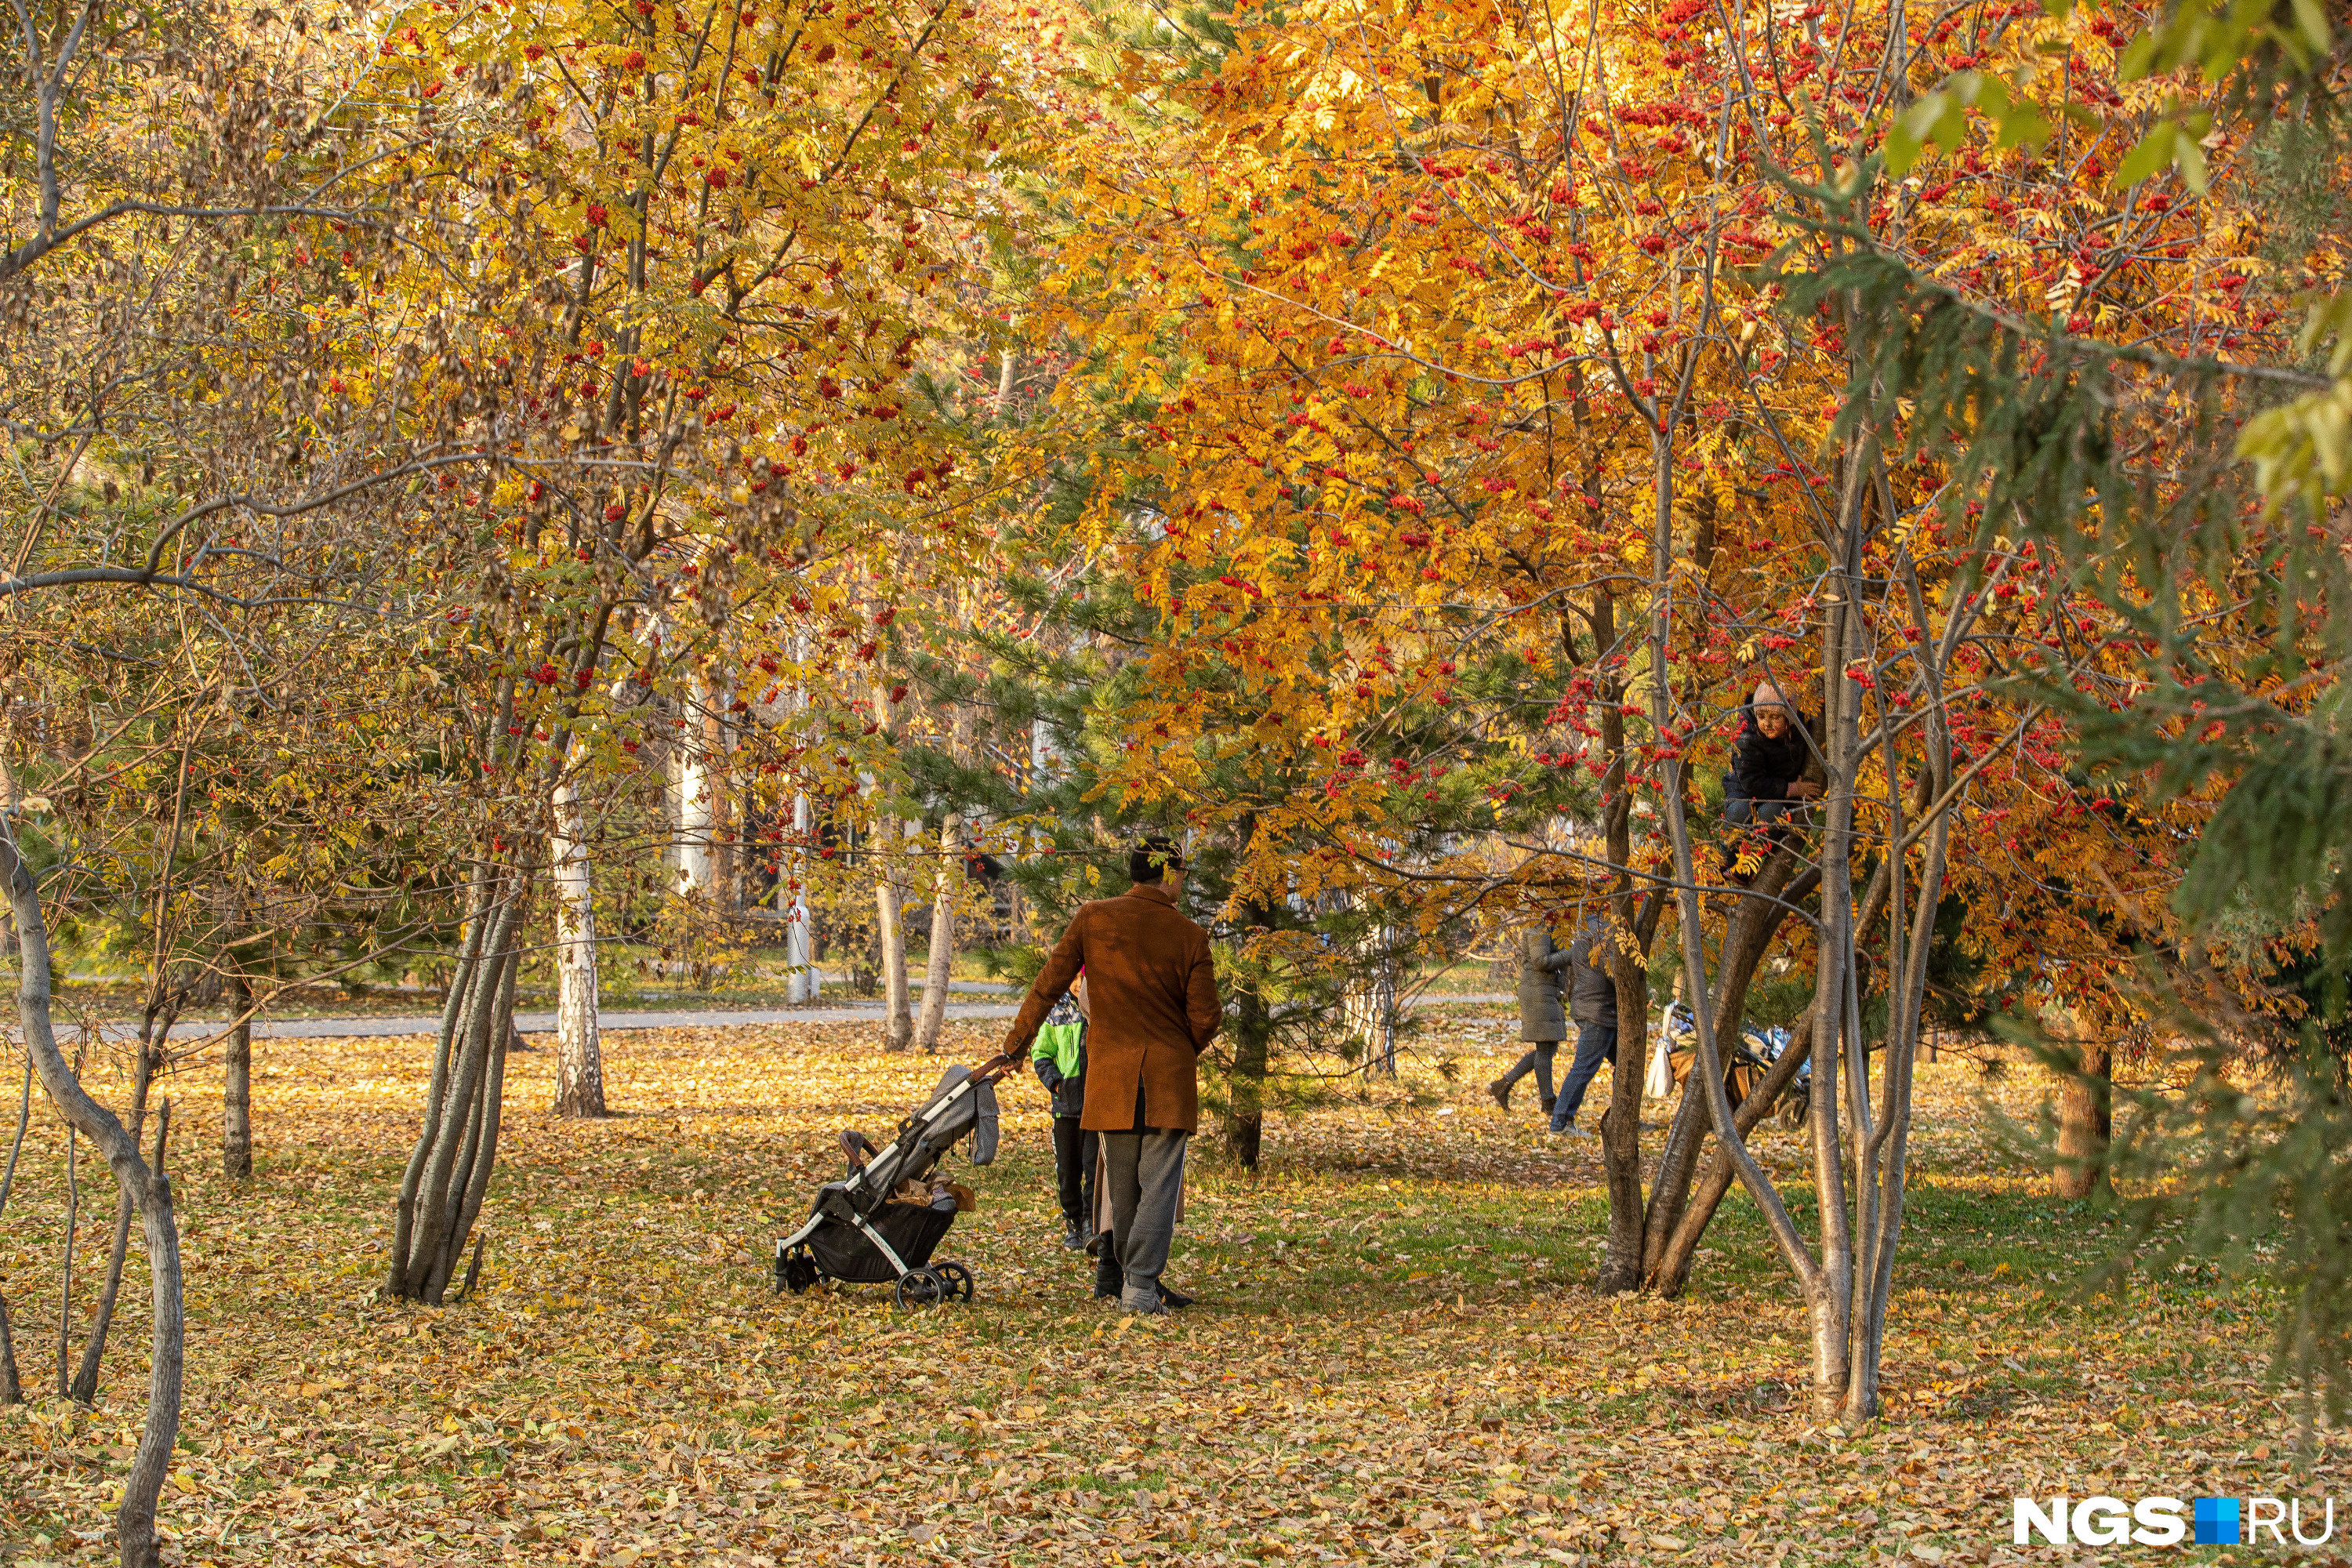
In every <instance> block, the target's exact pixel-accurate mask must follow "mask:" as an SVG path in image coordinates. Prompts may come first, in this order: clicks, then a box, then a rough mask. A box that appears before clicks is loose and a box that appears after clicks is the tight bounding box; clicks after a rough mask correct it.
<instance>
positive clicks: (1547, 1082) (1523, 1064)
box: [1486, 1046, 1551, 1110]
mask: <svg viewBox="0 0 2352 1568" xmlns="http://www.w3.org/2000/svg"><path fill="white" fill-rule="evenodd" d="M1542 1048H1543V1047H1540V1046H1538V1047H1533V1048H1532V1049H1530V1050H1528V1052H1527V1053H1526V1054H1525V1055H1523V1056H1521V1057H1520V1058H1519V1059H1518V1060H1517V1061H1516V1062H1514V1063H1512V1064H1511V1070H1510V1071H1508V1072H1507V1073H1505V1074H1504V1075H1503V1076H1502V1077H1500V1078H1498V1079H1496V1080H1495V1081H1494V1082H1492V1083H1490V1084H1488V1085H1487V1086H1486V1092H1487V1093H1488V1094H1491V1095H1493V1096H1494V1097H1495V1103H1496V1104H1497V1105H1499V1106H1501V1107H1502V1108H1503V1109H1504V1110H1510V1109H1511V1086H1512V1085H1514V1084H1516V1083H1517V1082H1518V1081H1519V1079H1523V1078H1525V1077H1527V1076H1528V1074H1529V1073H1531V1072H1533V1071H1535V1070H1536V1052H1537V1051H1538V1050H1541V1049H1542ZM1544 1092H1545V1094H1546V1095H1549V1093H1550V1092H1551V1075H1550V1074H1549V1073H1546V1074H1545V1075H1544Z"/></svg>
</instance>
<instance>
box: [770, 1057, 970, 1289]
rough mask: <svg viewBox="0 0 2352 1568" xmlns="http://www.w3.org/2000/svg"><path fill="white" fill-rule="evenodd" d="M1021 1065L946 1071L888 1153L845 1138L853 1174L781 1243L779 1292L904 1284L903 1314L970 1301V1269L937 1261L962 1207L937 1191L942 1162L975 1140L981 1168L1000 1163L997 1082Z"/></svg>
mask: <svg viewBox="0 0 2352 1568" xmlns="http://www.w3.org/2000/svg"><path fill="white" fill-rule="evenodd" d="M1014 1065H1015V1064H1014V1062H1013V1058H1011V1057H1004V1056H1000V1057H995V1058H991V1059H990V1060H988V1061H986V1062H983V1063H982V1064H981V1065H980V1066H979V1067H977V1068H967V1067H951V1068H948V1070H947V1073H946V1076H944V1077H942V1078H941V1079H940V1086H939V1088H937V1089H933V1090H932V1091H931V1095H930V1098H929V1100H925V1101H924V1102H923V1103H922V1104H921V1105H920V1106H919V1107H917V1108H916V1110H915V1112H914V1114H913V1115H911V1116H909V1117H908V1118H907V1119H906V1120H905V1121H901V1122H900V1123H899V1124H898V1136H897V1137H895V1138H893V1139H892V1140H891V1141H890V1142H889V1143H888V1144H887V1146H885V1147H883V1148H880V1149H877V1148H875V1147H874V1145H873V1144H872V1143H870V1142H867V1141H866V1134H864V1133H863V1132H860V1131H857V1130H856V1128H854V1127H853V1128H845V1129H844V1130H843V1131H842V1134H841V1146H842V1150H843V1152H845V1153H846V1154H847V1155H848V1157H849V1174H848V1175H847V1176H846V1177H845V1178H844V1179H843V1180H841V1181H838V1182H827V1183H826V1184H824V1186H822V1187H819V1188H818V1189H817V1194H816V1203H815V1205H814V1207H813V1208H811V1210H810V1211H809V1220H808V1223H807V1224H806V1225H804V1226H801V1227H800V1229H798V1230H796V1231H794V1232H793V1234H792V1235H790V1236H788V1237H783V1238H782V1240H780V1241H778V1242H777V1243H776V1289H777V1290H778V1291H779V1292H782V1291H785V1290H790V1291H791V1292H793V1294H794V1295H796V1296H797V1295H799V1294H800V1293H801V1292H802V1291H803V1290H805V1289H808V1288H809V1287H810V1286H812V1285H814V1284H815V1283H816V1282H817V1281H818V1280H820V1279H839V1280H843V1281H845V1282H847V1283H850V1284H856V1285H882V1284H887V1283H889V1282H890V1281H892V1280H896V1281H897V1282H898V1283H897V1289H896V1292H895V1293H896V1296H897V1299H898V1304H899V1305H900V1306H902V1307H915V1306H937V1305H939V1304H940V1303H941V1302H944V1301H969V1300H971V1289H972V1282H971V1269H969V1268H965V1267H964V1266H963V1265H962V1264H961V1263H949V1262H940V1263H933V1262H932V1261H931V1253H932V1251H933V1250H934V1249H935V1248H937V1247H938V1246H939V1244H940V1238H942V1237H945V1236H946V1235H947V1233H948V1227H949V1226H952V1225H953V1224H955V1216H956V1212H957V1209H958V1207H959V1206H960V1205H959V1204H958V1201H957V1198H956V1196H955V1194H953V1193H951V1192H950V1191H948V1190H947V1187H946V1185H945V1184H943V1183H942V1184H937V1185H936V1186H932V1185H930V1184H931V1180H932V1174H933V1173H934V1172H935V1171H936V1170H937V1169H938V1167H939V1163H940V1155H941V1154H943V1153H945V1152H947V1151H948V1149H949V1148H950V1147H951V1146H952V1145H954V1144H955V1143H957V1142H961V1140H963V1139H966V1138H969V1139H971V1150H970V1157H971V1163H973V1164H975V1165H985V1164H987V1163H989V1162H990V1161H992V1160H993V1159H995V1158H996V1082H997V1079H1001V1078H1003V1076H1004V1075H1005V1074H1006V1073H1008V1072H1010V1071H1012V1070H1013V1066H1014ZM910 1199H912V1200H913V1201H909V1200H910Z"/></svg>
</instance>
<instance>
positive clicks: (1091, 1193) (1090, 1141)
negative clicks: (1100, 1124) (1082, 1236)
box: [1070, 1116, 1100, 1236]
mask: <svg viewBox="0 0 2352 1568" xmlns="http://www.w3.org/2000/svg"><path fill="white" fill-rule="evenodd" d="M1070 1125H1071V1126H1073V1127H1077V1126H1078V1119H1077V1118H1076V1117H1075V1116H1073V1117H1071V1118H1070ZM1098 1142H1100V1135H1099V1134H1098V1133H1093V1132H1089V1131H1087V1130H1086V1129H1085V1128H1083V1127H1078V1228H1079V1229H1081V1230H1083V1231H1085V1232H1086V1233H1087V1235H1089V1236H1091V1235H1093V1234H1094V1228H1095V1153H1096V1145H1097V1143H1098Z"/></svg>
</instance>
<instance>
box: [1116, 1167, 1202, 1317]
mask: <svg viewBox="0 0 2352 1568" xmlns="http://www.w3.org/2000/svg"><path fill="white" fill-rule="evenodd" d="M1191 1136H1192V1134H1190V1133H1188V1132H1147V1133H1145V1134H1143V1135H1142V1136H1141V1137H1140V1138H1138V1139H1137V1140H1136V1142H1137V1143H1138V1144H1139V1148H1138V1151H1137V1159H1136V1199H1135V1205H1134V1207H1133V1208H1132V1209H1131V1210H1129V1211H1126V1212H1123V1213H1121V1214H1120V1215H1119V1216H1118V1262H1119V1268H1121V1269H1122V1270H1123V1271H1124V1273H1125V1275H1126V1279H1127V1289H1126V1291H1125V1293H1124V1294H1122V1295H1121V1296H1120V1297H1119V1305H1120V1306H1122V1307H1125V1308H1127V1309H1129V1310H1131V1311H1139V1312H1160V1311H1165V1310H1167V1309H1166V1308H1165V1307H1163V1306H1162V1305H1161V1304H1160V1275H1161V1274H1163V1273H1165V1272H1167V1269H1168V1248H1169V1246H1170V1244H1171V1243H1172V1242H1173V1241H1174V1240H1175V1239H1176V1199H1177V1196H1178V1194H1181V1192H1182V1191H1183V1190H1184V1142H1185V1140H1186V1139H1188V1138H1189V1137H1191ZM1112 1168H1113V1169H1114V1170H1116V1169H1117V1168H1118V1166H1117V1164H1116V1163H1114V1164H1113V1167H1112Z"/></svg>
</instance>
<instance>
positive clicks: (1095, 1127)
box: [1004, 885, 1224, 1132]
mask: <svg viewBox="0 0 2352 1568" xmlns="http://www.w3.org/2000/svg"><path fill="white" fill-rule="evenodd" d="M1081 967H1083V968H1084V969H1085V970H1086V972H1087V1008H1088V1011H1089V1013H1090V1015H1091V1016H1089V1017H1088V1019H1087V1103H1086V1108H1085V1112H1084V1114H1083V1115H1082V1116H1081V1117H1080V1118H1079V1125H1080V1126H1082V1127H1085V1128H1087V1129H1089V1130H1091V1131H1097V1132H1125V1131H1129V1129H1131V1128H1133V1127H1134V1126H1135V1124H1136V1122H1135V1091H1136V1087H1137V1086H1138V1085H1139V1084H1140V1085H1141V1086H1142V1089H1143V1125H1145V1126H1147V1127H1156V1128H1160V1129H1161V1130H1163V1131H1174V1130H1177V1129H1181V1130H1182V1131H1186V1132H1194V1131H1199V1130H1200V1125H1201V1084H1200V1070H1199V1068H1198V1066H1197V1065H1196V1064H1197V1063H1198V1062H1199V1059H1200V1056H1201V1053H1202V1051H1203V1050H1205V1049H1207V1048H1208V1044H1209V1042H1210V1041H1211V1040H1213V1039H1214V1038H1216V1035H1217V1030H1218V1029H1219V1027H1221V1026H1223V1023H1224V1006H1223V1004H1222V1003H1221V1002H1219V1001H1218V999H1217V972H1216V967H1215V965H1214V964H1213V963H1212V962H1211V960H1210V957H1209V933H1208V932H1207V931H1202V929H1201V928H1200V927H1199V926H1198V925H1195V924H1194V923H1193V922H1192V921H1189V920H1187V919H1185V918H1184V917H1183V916H1182V915H1181V914H1179V913H1178V912H1177V910H1176V900H1174V899H1173V898H1171V897H1170V896H1169V893H1168V891H1167V889H1164V888H1159V887H1153V886H1149V885H1144V886H1138V887H1134V888H1130V889H1128V890H1127V891H1126V892H1124V893H1122V894H1120V895H1119V896H1118V898H1116V899H1097V900H1095V901H1093V902H1092V903H1087V904H1081V905H1079V906H1078V912H1077V913H1076V915H1075V916H1073V917H1072V918H1071V921H1070V925H1069V929H1068V930H1067V931H1064V932H1063V933H1062V940H1061V941H1060V942H1056V943H1055V944H1054V951H1053V952H1051V953H1049V954H1047V955H1046V958H1045V968H1044V969H1043V970H1041V971H1039V972H1038V974H1037V980H1036V983H1035V984H1033V985H1031V986H1030V987H1029V994H1028V997H1027V998H1026V999H1025V1000H1024V1002H1023V1003H1022V1004H1021V1016H1019V1017H1017V1018H1015V1019H1013V1027H1012V1029H1011V1030H1010V1031H1009V1032H1008V1033H1007V1034H1006V1035H1005V1037H1004V1049H1005V1050H1006V1051H1007V1052H1008V1053H1010V1054H1012V1055H1013V1056H1016V1057H1021V1056H1026V1055H1027V1054H1028V1052H1029V1046H1030V1042H1031V1041H1033V1040H1034V1039H1035V1038H1036V1037H1037V1029H1038V1026H1040V1025H1042V1024H1043V1023H1044V1022H1045V1015H1046V1014H1047V1013H1048V1012H1050V1011H1051V1010H1052V1009H1053V1005H1054V1004H1055V1002H1056V1001H1059V1000H1060V999H1061V995H1062V993H1063V992H1065V991H1066V990H1068V989H1069V988H1070V982H1072V981H1073V980H1076V978H1077V975H1078V971H1079V969H1080V968H1081Z"/></svg>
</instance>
